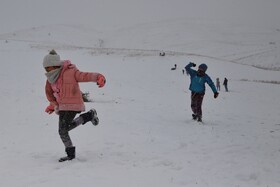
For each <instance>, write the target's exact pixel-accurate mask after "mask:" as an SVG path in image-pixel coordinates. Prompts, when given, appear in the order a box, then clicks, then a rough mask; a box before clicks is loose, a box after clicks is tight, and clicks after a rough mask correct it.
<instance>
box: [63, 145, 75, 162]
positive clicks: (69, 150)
mask: <svg viewBox="0 0 280 187" xmlns="http://www.w3.org/2000/svg"><path fill="white" fill-rule="evenodd" d="M65 152H66V154H67V156H65V157H62V158H60V159H59V162H64V161H66V160H72V159H74V158H75V157H76V148H75V147H66V149H65Z"/></svg>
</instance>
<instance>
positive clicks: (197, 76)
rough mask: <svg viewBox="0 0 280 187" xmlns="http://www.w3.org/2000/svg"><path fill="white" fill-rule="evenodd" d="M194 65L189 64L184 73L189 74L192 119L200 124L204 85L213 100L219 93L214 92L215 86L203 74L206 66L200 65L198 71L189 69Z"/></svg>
mask: <svg viewBox="0 0 280 187" xmlns="http://www.w3.org/2000/svg"><path fill="white" fill-rule="evenodd" d="M195 66H196V64H195V63H192V62H190V63H189V64H188V65H187V66H186V67H185V69H186V72H187V73H189V75H190V79H191V83H190V87H189V89H190V91H191V108H192V111H193V114H192V117H193V119H194V120H197V121H199V122H202V107H201V106H202V101H203V97H204V95H205V83H207V84H208V85H209V86H210V88H211V89H212V91H213V93H214V98H217V97H218V95H219V93H218V92H217V90H216V87H215V84H214V83H213V81H212V80H211V78H210V77H209V76H208V75H207V74H206V73H205V72H206V70H207V65H206V64H200V65H199V66H198V70H197V71H196V70H193V69H191V67H195Z"/></svg>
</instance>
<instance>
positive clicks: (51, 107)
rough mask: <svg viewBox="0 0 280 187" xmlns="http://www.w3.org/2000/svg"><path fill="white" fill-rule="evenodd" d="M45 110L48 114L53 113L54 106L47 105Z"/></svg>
mask: <svg viewBox="0 0 280 187" xmlns="http://www.w3.org/2000/svg"><path fill="white" fill-rule="evenodd" d="M45 112H47V113H48V114H51V113H53V112H54V107H53V106H52V105H49V106H47V108H46V109H45Z"/></svg>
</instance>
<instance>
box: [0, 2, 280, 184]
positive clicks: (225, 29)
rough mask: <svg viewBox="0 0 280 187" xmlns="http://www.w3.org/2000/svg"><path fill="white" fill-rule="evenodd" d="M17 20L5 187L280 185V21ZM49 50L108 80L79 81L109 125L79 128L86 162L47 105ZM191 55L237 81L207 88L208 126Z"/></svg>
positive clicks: (0, 71)
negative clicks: (194, 105) (97, 23)
mask: <svg viewBox="0 0 280 187" xmlns="http://www.w3.org/2000/svg"><path fill="white" fill-rule="evenodd" d="M215 2H217V1H215ZM258 2H259V1H258ZM72 3H73V2H72ZM182 3H183V2H182ZM152 4H154V2H153V3H152ZM118 6H120V5H118ZM35 7H36V5H35ZM168 15H170V13H168ZM19 28H20V29H16V30H14V31H12V32H1V33H0V56H1V62H0V85H2V89H1V91H0V96H1V97H0V101H1V108H0V113H1V119H2V123H1V124H2V125H1V130H0V137H1V141H0V152H1V153H0V168H1V170H0V186H11V187H22V186H24V187H25V186H26V187H27V186H28V187H33V186H34V187H35V186H36V187H43V186H63V185H64V186H65V185H67V186H69V187H72V186H73V187H75V186H77V185H79V186H98V187H111V186H129V187H138V186H139V187H140V186H141V187H142V186H149V187H154V186H162V187H165V186H166V187H173V186H174V187H179V186H190V187H192V186H196V187H205V186H209V187H212V186H215V187H224V186H232V187H236V186H244V187H245V186H246V187H248V186H250V187H251V186H252V187H256V186H259V187H263V186H269V187H277V186H279V185H280V180H279V177H278V173H279V172H280V169H279V168H280V165H279V163H280V145H279V138H280V121H279V120H280V118H279V116H280V100H279V96H278V95H279V93H280V86H279V81H280V74H279V68H280V60H279V59H280V57H279V54H280V53H279V42H280V41H279V38H280V37H279V35H280V32H279V29H280V28H277V27H275V28H273V27H254V26H251V25H246V24H233V23H229V22H224V21H218V20H215V21H213V20H204V19H187V18H186V19H174V18H172V19H161V20H158V21H150V22H148V21H146V22H144V23H141V24H140V23H135V24H130V25H128V26H127V27H118V28H114V29H100V28H96V27H94V26H92V25H91V24H74V21H73V24H68V23H67V24H45V25H43V24H40V26H34V27H25V28H24V29H22V27H19ZM52 48H54V49H56V50H57V52H58V53H59V54H60V56H61V58H62V59H70V60H71V61H72V63H74V64H76V65H77V66H78V67H79V69H80V70H81V71H93V72H101V73H103V74H104V75H105V76H106V78H107V84H106V86H105V87H104V88H102V89H99V88H98V87H97V86H96V85H95V84H93V83H83V84H81V88H82V90H83V91H85V92H89V93H90V97H91V98H92V100H93V102H92V103H86V107H87V109H90V108H92V107H94V108H96V110H97V112H98V116H99V118H100V125H99V126H96V127H95V126H92V125H91V124H86V125H85V126H80V127H78V128H77V129H74V130H73V131H72V132H71V137H72V140H73V142H74V144H75V146H76V148H77V159H75V160H73V161H71V162H65V163H59V162H58V161H57V160H58V158H59V157H61V156H63V155H64V154H65V153H64V147H63V144H62V143H61V141H60V138H59V135H58V132H57V131H58V116H56V115H48V114H46V113H45V112H44V109H45V107H46V106H47V105H48V102H47V100H46V98H45V94H44V84H45V80H46V78H45V75H44V73H45V72H44V69H43V68H42V59H43V57H44V55H46V54H47V53H48V50H50V49H52ZM163 51H164V52H166V56H164V57H163V56H159V53H160V52H163ZM190 61H192V62H195V63H197V64H200V63H206V64H207V65H208V70H207V72H208V74H209V75H210V76H211V78H212V79H213V80H215V79H216V78H217V77H219V78H220V80H223V79H224V78H225V77H227V78H228V79H229V92H225V91H224V88H223V87H222V89H221V91H220V95H219V97H218V98H217V99H214V98H213V93H212V92H211V89H209V87H207V92H206V96H205V99H204V101H203V102H204V103H203V120H204V124H198V123H197V122H194V121H193V120H192V119H191V109H190V93H189V91H188V86H189V77H188V76H187V75H185V74H183V73H182V69H183V68H184V67H185V65H186V64H188V63H189V62H190ZM174 64H177V67H178V69H177V70H175V71H171V70H170V69H171V68H172V67H173V66H174Z"/></svg>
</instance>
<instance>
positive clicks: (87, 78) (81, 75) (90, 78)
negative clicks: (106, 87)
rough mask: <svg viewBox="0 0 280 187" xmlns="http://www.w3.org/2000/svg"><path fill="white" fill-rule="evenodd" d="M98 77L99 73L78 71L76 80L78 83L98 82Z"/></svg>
mask: <svg viewBox="0 0 280 187" xmlns="http://www.w3.org/2000/svg"><path fill="white" fill-rule="evenodd" d="M98 75H99V73H93V72H81V71H79V70H78V69H76V72H75V79H76V80H77V82H96V81H97V77H98Z"/></svg>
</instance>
